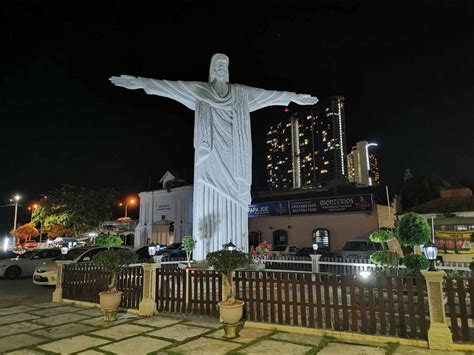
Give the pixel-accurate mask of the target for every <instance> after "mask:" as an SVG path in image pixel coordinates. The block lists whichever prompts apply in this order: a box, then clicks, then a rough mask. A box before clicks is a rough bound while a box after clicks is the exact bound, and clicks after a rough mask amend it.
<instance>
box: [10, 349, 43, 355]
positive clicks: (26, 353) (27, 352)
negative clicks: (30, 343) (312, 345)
mask: <svg viewBox="0 0 474 355" xmlns="http://www.w3.org/2000/svg"><path fill="white" fill-rule="evenodd" d="M7 354H8V355H43V354H46V353H44V352H42V351H38V350H33V349H21V350H15V351H11V352H8V353H7Z"/></svg>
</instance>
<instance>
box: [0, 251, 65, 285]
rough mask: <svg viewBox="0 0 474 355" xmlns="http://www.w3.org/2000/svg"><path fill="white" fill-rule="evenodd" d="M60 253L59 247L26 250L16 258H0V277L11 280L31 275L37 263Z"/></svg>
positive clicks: (55, 256) (56, 256)
mask: <svg viewBox="0 0 474 355" xmlns="http://www.w3.org/2000/svg"><path fill="white" fill-rule="evenodd" d="M60 255H61V249H59V248H49V249H31V250H27V251H25V252H24V253H23V254H21V255H19V256H17V257H16V258H12V259H3V260H0V277H6V278H7V279H10V280H13V279H16V278H18V277H21V276H31V275H33V273H34V271H35V269H36V267H37V266H38V265H40V264H41V263H43V262H45V261H49V260H53V259H56V258H58V257H59V256H60Z"/></svg>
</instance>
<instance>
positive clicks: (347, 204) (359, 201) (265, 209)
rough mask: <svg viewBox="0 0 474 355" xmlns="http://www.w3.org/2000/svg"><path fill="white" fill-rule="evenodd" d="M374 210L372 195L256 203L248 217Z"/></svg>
mask: <svg viewBox="0 0 474 355" xmlns="http://www.w3.org/2000/svg"><path fill="white" fill-rule="evenodd" d="M373 210H374V207H373V201H372V194H364V195H348V196H336V197H323V198H314V199H307V200H293V201H280V202H267V203H265V202H264V203H256V204H253V205H250V206H249V212H248V216H249V217H259V216H288V215H291V216H298V215H305V214H322V213H350V212H372V211H373Z"/></svg>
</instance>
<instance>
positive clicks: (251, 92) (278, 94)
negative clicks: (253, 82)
mask: <svg viewBox="0 0 474 355" xmlns="http://www.w3.org/2000/svg"><path fill="white" fill-rule="evenodd" d="M247 90H248V91H247V92H248V102H249V110H250V111H256V110H258V109H261V108H264V107H268V106H287V105H288V104H289V103H290V102H292V101H293V102H294V103H297V104H298V105H314V104H316V103H317V102H318V99H317V98H316V97H314V96H311V95H306V94H297V93H295V92H290V91H275V90H264V89H258V88H252V87H247Z"/></svg>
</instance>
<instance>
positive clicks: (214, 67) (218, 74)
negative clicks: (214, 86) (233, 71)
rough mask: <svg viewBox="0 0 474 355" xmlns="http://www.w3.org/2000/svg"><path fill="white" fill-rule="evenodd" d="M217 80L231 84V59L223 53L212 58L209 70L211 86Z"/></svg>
mask: <svg viewBox="0 0 474 355" xmlns="http://www.w3.org/2000/svg"><path fill="white" fill-rule="evenodd" d="M217 79H220V80H224V81H225V82H226V83H228V82H229V57H228V56H226V55H225V54H221V53H216V54H214V55H213V56H212V58H211V66H210V68H209V84H211V83H213V82H214V81H216V80H217Z"/></svg>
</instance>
